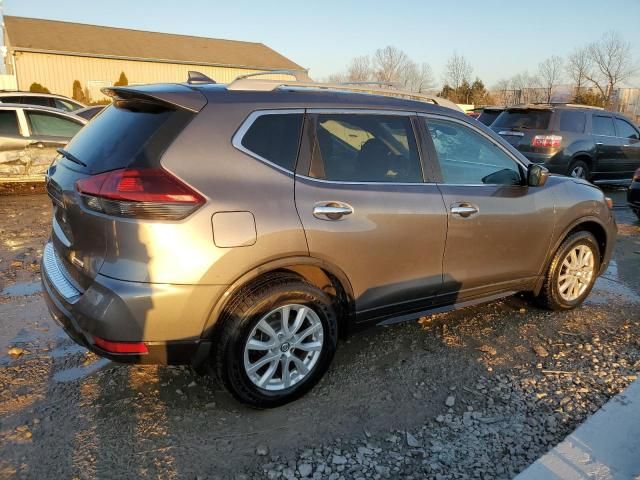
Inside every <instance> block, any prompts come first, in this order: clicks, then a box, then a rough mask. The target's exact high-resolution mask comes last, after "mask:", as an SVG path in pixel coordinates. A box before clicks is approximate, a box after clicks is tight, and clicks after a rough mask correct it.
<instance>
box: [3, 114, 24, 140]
mask: <svg viewBox="0 0 640 480" xmlns="http://www.w3.org/2000/svg"><path fill="white" fill-rule="evenodd" d="M0 135H20V131H19V130H18V118H17V117H16V112H15V111H14V110H0Z"/></svg>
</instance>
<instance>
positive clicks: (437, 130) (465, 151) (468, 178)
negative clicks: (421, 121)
mask: <svg viewBox="0 0 640 480" xmlns="http://www.w3.org/2000/svg"><path fill="white" fill-rule="evenodd" d="M426 122H427V128H428V130H429V133H430V134H431V138H432V139H433V144H434V146H435V149H436V153H437V154H438V162H439V163H440V170H441V171H442V180H443V181H444V183H449V184H454V185H483V184H485V185H520V184H521V183H522V175H521V173H520V168H519V167H518V165H517V164H516V162H515V161H514V160H513V159H512V158H511V157H509V156H508V155H507V154H506V153H504V152H503V151H502V150H501V149H500V148H499V147H498V146H497V145H495V144H494V143H492V142H491V141H489V140H488V139H487V138H485V137H484V136H483V135H480V134H479V133H477V132H475V131H474V130H472V129H471V128H468V127H465V126H464V125H461V124H459V123H454V122H448V121H446V120H438V119H434V118H429V119H428V120H427V121H426Z"/></svg>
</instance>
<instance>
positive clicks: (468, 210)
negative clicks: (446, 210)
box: [451, 203, 479, 218]
mask: <svg viewBox="0 0 640 480" xmlns="http://www.w3.org/2000/svg"><path fill="white" fill-rule="evenodd" d="M478 211H479V210H478V207H476V206H475V205H472V204H470V203H456V204H454V205H452V206H451V214H452V215H459V216H461V217H462V218H467V217H470V216H471V215H475V214H476V213H478Z"/></svg>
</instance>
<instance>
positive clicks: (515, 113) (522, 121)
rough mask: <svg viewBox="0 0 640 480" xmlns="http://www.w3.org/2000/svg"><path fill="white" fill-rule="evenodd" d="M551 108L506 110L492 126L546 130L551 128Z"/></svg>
mask: <svg viewBox="0 0 640 480" xmlns="http://www.w3.org/2000/svg"><path fill="white" fill-rule="evenodd" d="M550 119H551V110H506V111H504V112H502V113H501V114H500V116H499V117H498V119H497V120H496V121H495V123H494V124H493V125H491V126H492V127H502V128H523V129H528V130H546V129H547V128H549V120H550Z"/></svg>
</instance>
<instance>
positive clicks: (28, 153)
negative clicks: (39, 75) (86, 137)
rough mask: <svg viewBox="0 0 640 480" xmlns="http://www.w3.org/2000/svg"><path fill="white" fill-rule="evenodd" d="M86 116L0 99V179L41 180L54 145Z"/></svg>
mask: <svg viewBox="0 0 640 480" xmlns="http://www.w3.org/2000/svg"><path fill="white" fill-rule="evenodd" d="M86 123H87V120H86V119H84V118H82V117H78V116H77V115H74V114H73V113H67V112H63V111H60V110H57V109H55V108H48V107H38V106H36V105H22V104H5V103H0V181H42V180H44V174H45V172H46V171H47V168H48V167H49V165H50V164H51V161H52V160H53V159H54V158H55V157H56V155H57V149H58V148H62V147H64V146H65V145H66V144H67V143H68V142H69V140H71V138H72V137H73V136H74V135H75V134H76V133H77V132H78V130H80V129H81V128H82V127H83V126H84V125H85V124H86Z"/></svg>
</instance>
